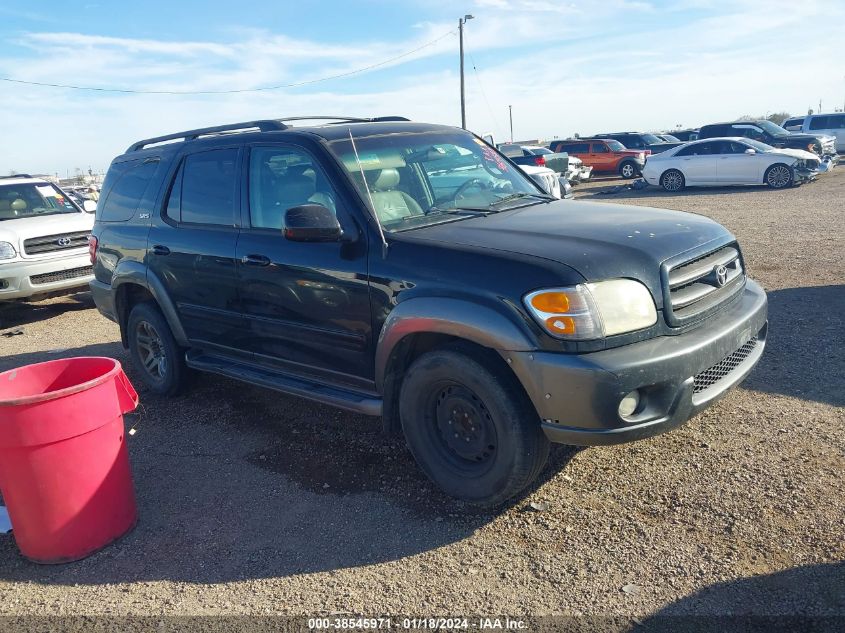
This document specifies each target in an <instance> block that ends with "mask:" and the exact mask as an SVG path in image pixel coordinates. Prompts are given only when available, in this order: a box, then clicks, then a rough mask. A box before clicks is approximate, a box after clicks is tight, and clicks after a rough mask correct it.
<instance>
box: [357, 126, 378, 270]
mask: <svg viewBox="0 0 845 633" xmlns="http://www.w3.org/2000/svg"><path fill="white" fill-rule="evenodd" d="M349 141H350V142H351V143H352V151H353V152H354V153H355V162H356V163H358V171H360V172H361V180H362V181H363V182H364V189H366V190H367V198H368V199H369V200H370V209H371V210H372V212H373V217H374V218H375V220H376V226H377V227H378V234H379V235H380V236H381V257H382V259H384V258H385V257H387V240H386V239H384V229H383V228H382V226H381V220H380V219H379V217H378V213H376V204H375V202H373V194H372V193H370V186H369V185H368V184H367V177H366V176H365V175H364V168H363V167H362V166H361V158H360V157H359V156H358V148H357V147H355V139H354V138H352V128H349Z"/></svg>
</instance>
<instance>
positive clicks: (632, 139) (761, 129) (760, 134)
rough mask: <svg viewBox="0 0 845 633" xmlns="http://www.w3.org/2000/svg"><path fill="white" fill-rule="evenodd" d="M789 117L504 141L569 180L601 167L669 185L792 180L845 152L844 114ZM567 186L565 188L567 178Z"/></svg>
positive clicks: (518, 157)
mask: <svg viewBox="0 0 845 633" xmlns="http://www.w3.org/2000/svg"><path fill="white" fill-rule="evenodd" d="M785 124H786V125H787V126H789V128H790V129H789V130H787V129H784V128H783V127H780V126H778V125H776V124H774V123H772V122H771V121H768V120H761V121H733V122H728V123H715V124H711V125H705V126H703V127H701V128H700V129H698V130H679V131H677V132H675V133H673V134H650V133H642V132H613V133H600V134H594V135H592V136H590V137H586V138H571V139H556V140H553V141H552V142H551V143H549V145H548V146H547V147H540V146H536V145H519V144H500V145H499V146H498V147H499V149H500V150H501V151H502V152H503V153H504V154H505V155H506V156H508V157H509V158H510V159H511V160H512V161H513V162H516V163H517V164H519V165H522V166H524V168H525V169H529V170H531V171H536V170H537V169H538V168H543V167H546V168H549V169H551V170H552V171H554V172H556V173H557V174H558V175H559V176H561V178H562V179H563V180H564V181H567V182H568V183H569V184H570V185H571V184H573V183H577V182H583V181H584V180H586V179H589V178H590V177H591V176H592V172H593V171H595V172H598V173H605V174H618V175H619V176H621V177H623V178H626V179H632V178H636V177H639V176H641V177H643V178H644V180H645V181H646V182H647V183H649V184H653V185H660V186H662V187H663V188H664V189H666V190H667V191H679V190H680V189H683V188H684V187H685V186H716V185H753V184H766V185H768V186H770V187H772V188H783V187H788V186H792V185H793V184H800V183H802V182H806V181H808V180H812V179H813V178H815V177H816V175H817V174H818V173H819V172H823V171H826V170H828V169H829V168H830V167H832V166H833V165H835V164H836V163H837V162H838V155H837V152H838V151H845V114H842V113H835V114H825V115H808V116H806V117H798V118H794V119H789V120H788V121H786V122H785ZM585 170H586V174H584V171H585ZM546 178H548V176H546ZM561 187H562V191H564V193H565V190H566V184H563V185H561ZM547 190H548V189H547Z"/></svg>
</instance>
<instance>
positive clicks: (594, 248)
mask: <svg viewBox="0 0 845 633" xmlns="http://www.w3.org/2000/svg"><path fill="white" fill-rule="evenodd" d="M402 235H403V237H405V236H407V237H408V238H410V239H413V240H430V241H436V242H440V243H442V244H446V245H448V244H460V245H465V246H472V247H475V248H491V249H496V250H500V251H507V252H512V253H520V254H522V255H529V256H535V257H542V258H544V259H548V260H552V261H556V262H558V263H561V264H564V265H566V266H569V267H570V268H573V269H575V270H576V271H577V272H578V273H580V274H581V276H583V277H584V279H586V280H587V281H600V280H603V279H615V278H619V277H628V278H634V279H638V280H640V281H642V282H643V283H644V284H645V285H646V286H648V288H649V290H651V293H652V296H653V297H654V300H655V302H656V303H657V306H658V307H660V306H661V305H662V291H661V286H660V265H661V264H662V263H663V262H664V261H665V260H667V259H669V258H670V257H673V256H675V255H679V254H681V253H684V252H686V251H689V250H690V249H694V248H696V247H699V246H701V245H702V244H706V243H708V242H712V241H719V242H721V243H725V242H728V241H730V240H731V239H732V236H731V234H730V233H729V232H728V231H727V229H725V228H724V227H723V226H722V225H720V224H718V223H716V222H714V221H713V220H710V219H708V218H705V217H703V216H700V215H693V214H690V213H682V212H680V211H669V210H665V209H654V208H650V207H640V206H626V205H621V204H605V203H602V202H579V201H578V202H576V201H572V200H561V201H556V202H550V203H545V204H538V205H533V206H530V207H523V208H521V209H514V210H511V211H504V212H501V213H497V214H494V215H489V216H483V217H477V218H472V219H468V220H462V221H460V222H451V223H446V224H440V225H435V226H430V227H425V228H420V229H416V230H413V231H408V232H406V233H403V234H402Z"/></svg>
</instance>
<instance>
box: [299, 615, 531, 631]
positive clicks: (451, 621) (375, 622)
mask: <svg viewBox="0 0 845 633" xmlns="http://www.w3.org/2000/svg"><path fill="white" fill-rule="evenodd" d="M308 628H309V630H312V631H313V630H331V629H334V630H338V629H340V630H378V629H402V630H410V631H415V630H428V631H455V630H471V629H474V630H479V631H521V630H525V628H526V623H525V621H524V620H518V619H511V618H509V617H504V618H498V617H489V618H474V619H471V618H412V617H406V618H384V617H382V618H365V617H344V618H308Z"/></svg>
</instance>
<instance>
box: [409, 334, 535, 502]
mask: <svg viewBox="0 0 845 633" xmlns="http://www.w3.org/2000/svg"><path fill="white" fill-rule="evenodd" d="M399 413H400V418H401V421H402V430H403V432H404V434H405V439H406V441H407V443H408V447H409V448H410V450H411V453H412V454H413V455H414V459H416V461H417V464H419V466H420V468H421V469H422V470H423V472H425V474H426V475H427V476H428V478H429V479H431V480H432V481H433V482H434V483H435V484H437V485H438V486H439V487H440V488H441V489H442V490H443V491H444V492H445V493H446V494H448V495H450V496H452V497H456V498H458V499H461V500H462V501H465V502H467V503H469V504H471V505H473V506H476V507H478V508H494V507H497V506H499V505H501V504H502V503H504V502H505V501H507V500H508V499H510V498H512V497H514V496H515V495H517V494H519V493H520V492H522V491H523V490H525V489H526V488H527V487H528V486H529V485H530V484H531V482H532V481H534V479H536V478H537V476H538V475H539V474H540V471H541V470H542V468H543V466H544V465H545V463H546V460H547V459H548V456H549V441H548V439H547V438H546V436H545V435H544V434H543V431H542V429H541V428H540V419H539V417H538V416H537V413H536V411H535V409H534V406H533V405H532V404H531V401H530V400H529V399H528V397H527V396H526V395H525V393H524V392H523V391H522V387H521V386H520V385H519V383H518V382H517V381H516V378H514V377H513V376H509V375H508V372H507V371H506V370H498V368H496V366H495V364H493V363H489V362H484V359H482V358H480V357H477V355H475V354H472V353H465V350H459V349H449V348H445V349H439V350H434V351H431V352H428V353H426V354H423V355H422V356H420V357H419V358H418V359H417V360H416V361H414V363H413V364H412V365H411V367H410V368H409V369H408V371H407V372H406V373H405V379H404V381H403V383H402V390H401V395H400V400H399ZM453 435H454V436H453Z"/></svg>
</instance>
